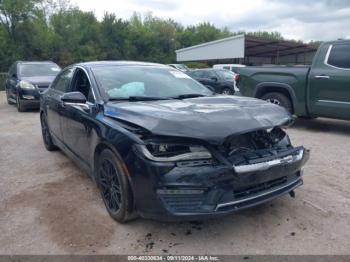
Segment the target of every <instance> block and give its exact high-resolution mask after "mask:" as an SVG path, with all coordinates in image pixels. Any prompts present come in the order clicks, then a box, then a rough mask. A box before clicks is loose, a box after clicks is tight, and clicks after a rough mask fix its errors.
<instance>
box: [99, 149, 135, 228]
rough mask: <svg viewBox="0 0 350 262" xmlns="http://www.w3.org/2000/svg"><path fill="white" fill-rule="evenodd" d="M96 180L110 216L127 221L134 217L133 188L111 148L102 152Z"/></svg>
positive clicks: (119, 220)
mask: <svg viewBox="0 0 350 262" xmlns="http://www.w3.org/2000/svg"><path fill="white" fill-rule="evenodd" d="M96 175H97V177H96V182H97V185H98V187H99V189H100V192H101V196H102V199H103V202H104V204H105V206H106V208H107V211H108V213H109V214H110V216H111V217H112V218H113V219H115V220H116V221H118V222H121V223H125V222H127V221H128V220H130V219H132V218H134V216H133V215H134V214H133V196H132V190H131V187H130V184H129V181H128V178H127V175H126V174H125V173H124V171H123V169H122V167H121V161H120V160H119V159H118V158H117V157H116V155H115V154H114V153H113V152H112V151H111V150H109V149H105V150H103V151H102V152H101V154H100V156H99V161H98V167H97V174H96Z"/></svg>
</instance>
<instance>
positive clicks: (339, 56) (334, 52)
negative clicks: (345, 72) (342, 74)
mask: <svg viewBox="0 0 350 262" xmlns="http://www.w3.org/2000/svg"><path fill="white" fill-rule="evenodd" d="M327 64H328V65H331V66H335V67H339V68H345V69H350V45H348V44H337V45H333V46H332V48H331V52H330V54H329V57H328V61H327Z"/></svg>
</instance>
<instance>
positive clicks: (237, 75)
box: [235, 74, 240, 82]
mask: <svg viewBox="0 0 350 262" xmlns="http://www.w3.org/2000/svg"><path fill="white" fill-rule="evenodd" d="M239 79H240V75H239V74H235V81H236V82H238V81H239Z"/></svg>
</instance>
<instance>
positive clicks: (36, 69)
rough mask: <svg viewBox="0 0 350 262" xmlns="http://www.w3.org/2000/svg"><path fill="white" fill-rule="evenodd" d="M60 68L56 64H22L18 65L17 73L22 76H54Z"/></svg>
mask: <svg viewBox="0 0 350 262" xmlns="http://www.w3.org/2000/svg"><path fill="white" fill-rule="evenodd" d="M60 71H61V68H60V67H59V66H58V65H56V64H51V63H47V64H44V63H43V64H22V65H20V66H19V73H20V75H21V76H24V77H34V76H56V75H57V74H58V73H59V72H60Z"/></svg>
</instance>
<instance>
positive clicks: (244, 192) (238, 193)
mask: <svg viewBox="0 0 350 262" xmlns="http://www.w3.org/2000/svg"><path fill="white" fill-rule="evenodd" d="M285 183H287V177H286V176H284V177H280V178H277V179H273V180H270V181H267V182H264V183H260V184H257V185H253V186H247V187H244V188H240V189H238V190H235V191H234V193H233V196H234V198H235V199H239V198H243V197H248V196H250V195H254V194H257V193H260V192H262V191H266V190H269V189H272V188H274V187H277V186H281V185H283V184H285Z"/></svg>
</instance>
